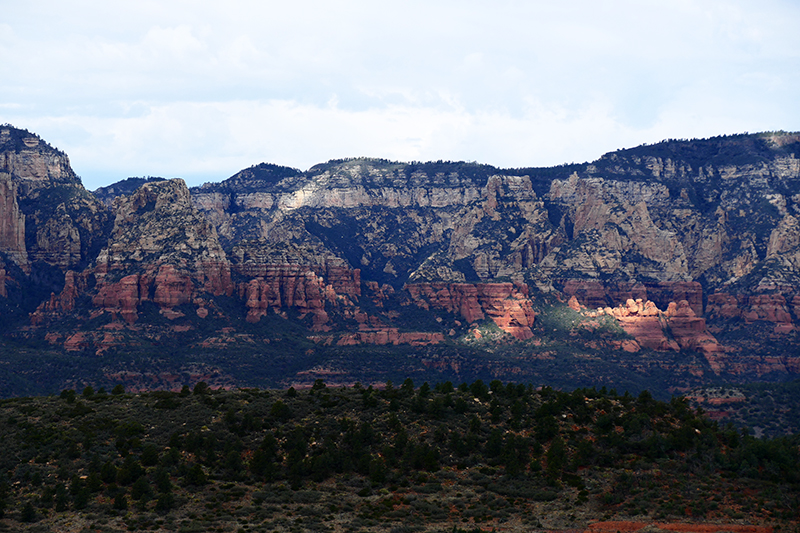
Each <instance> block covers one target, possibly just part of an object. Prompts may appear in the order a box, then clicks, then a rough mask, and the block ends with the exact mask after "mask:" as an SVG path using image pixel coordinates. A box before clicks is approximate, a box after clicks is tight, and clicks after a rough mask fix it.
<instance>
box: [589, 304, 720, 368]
mask: <svg viewBox="0 0 800 533" xmlns="http://www.w3.org/2000/svg"><path fill="white" fill-rule="evenodd" d="M588 314H589V316H598V315H601V314H606V315H610V316H613V317H614V318H616V319H617V321H618V322H619V324H620V326H622V328H623V329H624V330H625V332H626V333H628V334H629V335H631V336H632V337H633V338H634V339H636V343H637V344H638V345H639V346H640V347H642V348H648V349H651V350H657V351H670V350H674V351H679V350H682V349H683V350H694V351H698V352H701V353H703V354H704V355H705V356H706V360H707V361H708V362H709V364H710V365H711V368H712V370H713V371H714V372H716V373H719V372H721V371H722V369H723V356H722V354H723V352H724V348H723V346H722V345H721V344H720V343H719V342H718V341H717V339H716V338H714V336H713V335H712V334H711V333H710V332H709V331H708V328H707V326H706V321H705V319H704V318H701V317H698V316H697V315H696V314H695V312H694V309H692V307H691V305H689V302H687V301H686V300H681V301H680V302H678V303H675V302H670V303H669V305H668V306H667V309H666V310H665V311H662V310H660V309H659V308H658V307H656V304H655V303H653V302H651V301H649V300H648V301H644V300H642V299H641V298H638V299H636V300H633V299H628V300H627V301H626V302H625V304H621V305H619V306H617V307H614V308H611V307H606V308H604V309H599V310H598V311H595V312H589V313H588ZM621 347H622V346H621ZM622 348H623V349H625V350H626V351H636V350H635V349H632V347H631V346H627V347H622Z"/></svg>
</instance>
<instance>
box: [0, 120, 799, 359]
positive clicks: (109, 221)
mask: <svg viewBox="0 0 800 533" xmlns="http://www.w3.org/2000/svg"><path fill="white" fill-rule="evenodd" d="M798 154H800V137H799V136H798V135H794V134H760V135H740V136H732V137H720V138H714V139H707V140H695V141H666V142H664V143H659V144H658V145H652V146H640V147H637V148H633V149H629V150H620V151H617V152H613V153H610V154H606V155H605V156H603V157H601V158H600V159H599V160H597V161H595V162H593V163H591V164H582V165H567V166H563V167H555V168H549V169H542V168H523V169H506V170H502V169H497V168H494V167H490V166H487V165H479V164H475V163H449V162H436V163H399V162H392V161H386V160H380V159H366V158H358V159H346V160H334V161H329V162H328V163H324V164H321V165H317V166H315V167H312V168H311V169H309V170H308V171H300V170H297V169H292V168H287V167H280V166H276V165H270V164H260V165H256V166H253V167H251V168H248V169H245V170H242V171H241V172H239V173H237V174H236V175H234V176H232V177H231V178H229V179H227V180H224V181H221V182H219V183H210V184H206V185H203V186H202V187H196V188H193V189H191V190H190V189H188V188H187V187H186V185H185V184H184V183H183V182H182V181H181V180H163V179H160V178H147V179H145V178H131V179H128V180H125V181H124V182H120V183H118V184H113V185H110V186H108V187H104V188H102V189H98V191H96V193H97V194H96V196H95V195H92V194H91V193H89V192H87V191H85V189H83V187H82V185H81V184H80V180H79V179H78V178H77V176H76V175H75V173H74V172H72V170H71V168H70V167H69V160H68V158H67V157H66V155H65V154H63V153H61V152H59V151H58V150H56V149H54V148H52V147H50V146H49V145H47V144H46V143H45V142H44V141H42V140H41V139H39V138H38V137H36V136H35V135H32V134H30V133H28V132H25V131H23V130H17V129H14V128H11V127H4V128H0V261H2V264H0V307H2V309H0V311H2V312H7V313H10V314H11V315H13V316H14V317H16V318H17V319H19V318H20V317H22V318H26V319H28V320H26V321H25V324H24V326H19V325H15V326H14V328H16V329H15V330H14V331H15V334H18V335H22V336H25V335H28V336H36V335H39V336H42V337H45V340H46V341H47V342H48V343H51V344H52V345H53V346H62V347H64V348H65V349H68V350H75V351H81V350H86V349H90V350H91V349H93V350H95V351H96V352H97V353H111V352H113V351H114V350H115V349H118V347H120V346H125V343H136V342H140V343H146V342H156V341H159V340H160V339H161V340H163V339H192V340H191V341H188V340H186V341H185V344H186V345H187V346H185V347H182V348H181V349H187V350H188V349H189V348H188V346H189V345H191V346H198V347H202V348H209V349H210V348H211V347H215V346H216V347H220V346H227V345H229V344H233V343H240V344H248V345H252V346H253V348H252V350H255V351H257V348H256V347H263V346H264V345H267V344H268V343H269V342H272V340H270V339H272V338H273V337H276V336H280V335H278V333H276V332H275V331H274V330H275V329H277V330H281V329H287V330H289V329H291V330H292V331H293V332H294V333H293V335H294V338H296V339H304V342H305V341H308V342H311V344H310V346H311V347H307V348H306V349H305V351H303V355H304V356H305V355H308V354H307V353H306V352H309V353H311V352H314V350H317V349H319V350H323V348H330V349H331V350H340V351H338V352H335V353H337V354H340V353H344V352H342V351H341V350H344V349H345V348H346V347H348V346H354V345H362V344H377V345H384V346H387V347H391V346H394V345H401V344H404V345H414V346H424V347H426V349H427V348H430V349H431V350H432V351H431V352H430V353H431V354H433V355H431V359H430V361H428V362H427V363H425V364H426V365H427V364H429V365H431V367H437V365H438V366H450V367H460V364H461V363H460V362H458V361H456V362H452V361H451V362H450V363H445V362H443V360H439V359H436V357H438V356H439V352H437V351H436V350H438V349H440V348H442V346H444V347H446V349H447V350H453V351H454V353H461V352H459V350H462V349H463V350H467V349H469V350H473V348H474V347H473V346H472V345H470V346H466V344H465V343H466V341H465V340H464V339H466V338H468V337H470V335H469V334H470V332H473V333H474V334H473V335H472V337H473V338H475V337H476V336H477V335H482V341H481V342H483V343H484V345H486V346H488V343H490V341H491V342H496V345H508V344H509V343H511V344H513V343H516V344H514V345H515V346H517V345H518V346H519V349H518V352H519V354H520V355H519V357H520V358H522V359H537V360H546V359H548V358H553V357H555V356H554V355H553V353H556V352H557V351H558V350H555V349H550V348H548V347H547V343H548V342H554V341H552V337H553V335H554V334H558V330H559V328H562V329H564V330H565V331H566V330H569V331H570V333H568V335H569V336H570V338H571V339H574V340H572V341H571V342H575V343H580V346H581V348H580V350H578V351H580V352H581V354H582V355H583V356H585V357H586V358H591V357H597V358H602V357H605V356H606V354H605V352H604V350H609V349H611V350H621V351H624V352H629V353H635V354H636V355H635V356H630V357H638V356H639V355H642V357H645V356H646V357H651V356H652V354H653V353H655V354H656V355H655V356H652V357H662V356H664V357H665V354H669V353H670V352H676V351H680V352H687V353H689V352H692V353H693V354H695V355H697V356H698V359H697V360H698V361H700V362H701V363H702V361H705V363H702V364H705V367H704V369H701V368H695V367H692V368H691V369H689V370H686V369H683V370H680V371H681V372H689V373H691V374H692V375H702V373H703V372H704V371H708V370H709V368H710V370H711V371H713V372H715V373H725V372H729V373H732V374H737V375H743V374H747V373H748V372H751V373H756V374H759V373H762V374H763V373H765V372H773V373H775V372H783V373H786V374H790V373H793V372H795V371H796V369H800V362H798V361H797V360H796V359H797V358H796V357H794V356H793V355H791V353H790V352H785V351H784V353H781V352H780V351H779V349H778V348H775V349H774V350H772V351H770V352H769V353H768V354H761V352H760V351H759V349H760V348H759V347H761V348H763V347H764V346H765V345H766V346H769V344H765V343H772V342H777V343H781V342H786V343H792V342H793V340H796V336H797V334H798V332H797V330H796V322H797V318H798V316H799V312H800V290H798V289H797V287H800V222H799V218H798V217H800V159H798ZM26 291H29V293H30V294H31V295H33V294H36V295H37V296H36V298H38V301H33V302H32V303H28V304H27V307H24V306H21V305H19V303H20V302H22V301H24V297H25V294H26ZM39 295H42V297H40V296H39ZM567 302H569V304H568V306H567V305H566V303H567ZM14 313H16V314H14ZM559 313H572V314H571V315H569V317H572V318H569V319H568V318H565V316H567V315H563V316H562V315H559ZM554 317H556V318H554ZM573 319H574V320H585V321H586V323H587V324H589V325H590V326H589V325H587V326H586V327H585V328H584V329H581V328H583V326H580V325H575V324H572V322H570V321H571V320H573ZM276 321H277V322H276ZM280 321H283V322H280ZM275 324H281V325H282V326H283V325H285V326H286V327H285V328H283V327H282V326H281V327H277V326H275ZM293 328H297V329H293ZM570 328H572V329H570ZM604 328H605V329H604ZM609 328H610V329H609ZM615 328H616V329H615ZM620 328H621V329H620ZM741 328H745V329H746V330H747V328H750V330H752V331H766V332H767V333H768V336H769V339H766V338H760V337H758V336H755V337H753V336H748V335H745V334H743V333H742V331H741ZM759 328H761V329H759ZM764 328H766V329H764ZM62 329H66V330H65V331H62ZM611 330H613V331H611ZM750 330H747V331H750ZM609 331H611V333H609ZM481 332H483V333H481ZM487 332H490V333H491V335H487ZM500 332H502V333H500ZM712 332H713V333H712ZM495 334H496V335H495ZM492 335H495V336H494V337H493V336H492ZM604 335H605V336H604ZM609 335H610V336H611V337H608V336H609ZM201 337H202V338H201ZM490 337H491V338H490ZM612 337H613V339H612V340H611V341H609V338H612ZM548 339H549V340H548ZM175 342H177V343H181V342H183V341H181V340H178V341H175ZM559 342H560V341H559ZM776 346H777V345H776ZM540 348H541V349H540ZM551 348H552V347H551ZM298 349H299V348H298ZM442 349H443V350H444V348H442ZM475 349H477V348H475ZM584 352H585V353H584ZM314 353H315V352H314ZM326 353H327V352H326ZM487 353H489V352H487ZM787 353H788V355H787ZM592 354H593V355H592ZM623 355H624V354H623ZM308 357H311V355H308ZM337 357H338V355H337ZM681 357H683V355H681ZM688 357H689V356H687V358H688ZM691 357H694V355H692V356H691ZM453 361H454V360H453ZM451 363H452V364H451ZM701 363H697V364H698V365H700V364H701ZM675 364H677V363H674V362H666V363H663V364H662V366H661V367H660V368H661V369H662V370H665V369H667V367H668V365H675ZM693 364H694V363H693ZM664 365H667V366H664ZM487 368H489V366H487ZM669 368H672V367H669ZM675 368H677V367H675ZM687 368H688V367H687Z"/></svg>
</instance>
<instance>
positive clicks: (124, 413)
mask: <svg viewBox="0 0 800 533" xmlns="http://www.w3.org/2000/svg"><path fill="white" fill-rule="evenodd" d="M0 431H1V432H2V435H3V440H2V442H3V452H4V453H3V454H2V455H0V513H2V520H0V530H6V531H16V530H20V529H29V530H32V531H36V530H41V531H49V530H52V529H53V528H54V527H56V526H58V525H59V524H62V525H63V524H64V523H65V522H69V523H71V524H73V526H74V524H76V523H77V524H82V526H81V527H83V528H85V529H83V530H82V531H87V532H88V531H146V530H162V531H183V532H190V531H198V532H199V531H306V530H312V531H334V530H336V529H338V530H345V531H368V530H369V531H377V530H381V531H382V530H386V531H395V532H396V533H397V532H400V531H427V530H435V531H439V530H442V531H444V530H447V531H454V530H455V531H460V530H464V531H472V530H474V529H476V528H481V529H484V530H487V529H505V530H515V531H516V530H531V529H565V528H571V529H574V528H580V527H585V526H586V525H587V524H588V523H589V522H591V521H596V520H640V521H641V520H662V521H712V522H730V523H752V524H768V525H772V526H773V527H775V528H786V529H789V530H794V528H795V527H796V525H797V521H798V518H800V514H799V513H800V447H799V446H798V445H800V436H797V435H795V436H789V437H779V438H773V439H756V438H754V437H753V436H750V435H748V434H747V432H746V431H742V430H740V429H736V428H734V427H733V426H724V427H723V426H720V425H719V424H717V423H716V422H713V421H710V420H709V419H708V418H706V417H705V416H704V415H703V414H702V412H699V411H697V410H694V409H692V408H691V407H690V406H689V403H688V402H687V401H686V400H685V399H683V398H678V397H676V398H673V399H672V400H670V401H668V402H662V401H657V400H655V399H654V398H653V397H652V396H651V395H650V393H649V392H647V391H644V392H642V393H640V394H638V395H635V396H634V395H630V394H628V393H625V394H622V395H620V394H618V393H617V392H616V391H614V390H611V391H608V390H606V389H605V388H603V389H601V390H596V389H578V390H575V391H573V392H562V391H557V390H553V389H551V388H547V387H545V388H541V389H539V390H536V389H534V388H533V387H532V386H530V385H524V384H513V383H508V384H503V383H501V382H500V381H493V382H491V383H489V384H485V383H484V382H482V381H475V382H473V383H471V384H466V383H464V384H461V385H459V386H457V387H456V386H454V385H453V384H451V383H450V382H446V383H442V384H437V385H435V386H429V384H427V383H423V384H422V385H421V386H418V387H417V386H415V384H414V383H413V382H412V381H411V380H410V379H408V380H406V381H405V382H403V383H402V384H399V385H393V384H392V383H387V384H386V386H385V388H381V389H373V388H372V387H363V386H360V385H356V386H354V387H349V388H334V387H328V386H326V385H325V383H324V382H323V381H322V380H317V381H316V382H315V384H314V386H313V387H312V388H310V389H306V390H300V391H296V390H294V389H293V388H290V389H288V390H280V391H276V390H255V389H246V390H232V391H226V390H211V389H210V388H209V387H208V386H207V385H206V384H205V383H200V384H198V385H197V386H196V387H194V389H193V390H190V389H189V388H188V387H184V389H183V390H182V391H181V392H179V393H177V392H163V391H161V392H159V391H155V392H149V393H143V394H136V395H133V394H129V393H126V392H125V391H124V389H123V388H122V386H117V387H115V388H114V389H112V390H111V391H110V392H107V391H105V390H103V389H100V390H97V391H95V390H93V389H92V388H91V387H87V388H86V389H84V390H83V391H74V390H66V391H64V392H62V393H61V394H60V395H58V396H50V397H30V398H15V399H8V400H2V401H0Z"/></svg>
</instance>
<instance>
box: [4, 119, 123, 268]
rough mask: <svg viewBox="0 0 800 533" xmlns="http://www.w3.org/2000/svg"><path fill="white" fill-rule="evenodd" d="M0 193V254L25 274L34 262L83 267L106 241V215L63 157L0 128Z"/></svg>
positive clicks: (43, 144)
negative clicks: (0, 226) (0, 197)
mask: <svg viewBox="0 0 800 533" xmlns="http://www.w3.org/2000/svg"><path fill="white" fill-rule="evenodd" d="M0 188H2V191H0V192H2V196H3V201H2V204H0V218H1V219H2V223H0V224H1V225H2V230H0V233H2V235H0V239H2V244H0V251H2V252H3V253H5V254H6V256H7V257H8V258H9V259H10V260H11V261H12V262H13V263H15V264H16V265H17V266H19V267H20V268H21V269H22V270H23V271H25V272H26V273H28V274H30V273H31V263H34V262H36V261H41V262H43V263H44V264H46V265H50V266H54V267H57V268H60V269H62V270H63V269H66V268H73V267H77V266H81V265H84V264H86V262H87V261H88V260H90V258H92V257H93V255H94V254H96V253H97V251H98V249H99V247H100V246H101V245H102V243H103V241H104V239H105V238H106V237H107V236H108V230H109V225H110V216H109V212H108V211H107V209H106V208H105V207H104V206H103V205H102V203H100V202H99V201H98V200H97V199H96V198H95V197H94V196H92V194H91V193H89V192H88V191H87V190H86V189H84V188H83V185H82V184H81V181H80V178H78V177H77V176H76V175H75V173H74V172H73V171H72V168H71V167H70V164H69V158H68V157H67V155H66V154H64V153H63V152H60V151H58V150H56V149H54V148H53V147H51V146H50V145H48V144H47V143H46V142H44V141H42V140H41V139H40V138H39V137H37V136H36V135H33V134H31V133H29V132H27V131H25V130H19V129H16V128H12V127H9V126H5V127H0ZM20 237H22V238H20Z"/></svg>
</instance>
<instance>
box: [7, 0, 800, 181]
mask: <svg viewBox="0 0 800 533" xmlns="http://www.w3.org/2000/svg"><path fill="white" fill-rule="evenodd" d="M3 4H4V5H3V8H2V17H0V122H8V123H11V124H13V125H14V126H17V127H20V128H26V129H28V130H30V131H33V132H35V133H37V134H39V135H40V136H41V137H42V138H44V139H45V140H46V141H48V142H49V143H50V144H52V145H54V146H56V147H58V148H60V149H62V150H64V151H66V152H67V154H68V155H69V156H70V159H71V162H72V166H73V168H74V169H75V171H76V172H77V173H78V174H79V175H80V176H81V177H82V178H83V181H84V184H85V185H86V187H87V188H89V189H95V188H97V187H99V186H102V185H107V184H110V183H112V182H114V181H118V180H120V179H124V178H126V177H129V176H147V175H149V176H164V177H183V178H185V179H186V180H187V182H188V183H189V184H190V185H198V184H200V183H203V182H205V181H220V180H222V179H225V178H227V177H229V176H231V175H232V174H234V173H236V172H237V171H238V170H240V169H242V168H245V167H248V166H251V165H253V164H256V163H260V162H262V161H266V162H270V163H276V164H282V165H287V166H292V167H296V168H300V169H303V170H305V169H307V168H309V167H310V166H312V165H314V164H316V163H320V162H324V161H327V160H329V159H333V158H343V157H354V156H371V157H383V158H388V159H394V160H401V161H410V160H418V161H427V160H437V159H445V160H469V161H478V162H481V163H488V164H491V165H495V166H499V167H520V166H550V165H557V164H561V163H569V162H583V161H591V160H594V159H597V158H598V157H600V156H601V155H602V154H603V153H605V152H608V151H612V150H615V149H618V148H624V147H631V146H637V145H640V144H642V143H652V142H657V141H660V140H662V139H665V138H692V137H709V136H714V135H720V134H728V133H741V132H744V131H750V132H756V131H766V130H778V129H783V130H790V131H796V130H800V90H798V89H799V88H800V83H799V82H800V30H799V28H800V2H797V1H796V0H785V1H780V0H753V1H750V0H724V1H723V0H720V1H717V0H702V1H701V0H663V1H648V0H631V1H625V0H608V1H604V0H578V1H565V2H553V1H552V0H546V1H540V0H528V1H502V0H494V1H493V2H491V3H490V2H488V1H484V2H478V1H470V0H458V1H449V0H448V1H438V2H437V1H435V0H426V1H423V2H415V1H407V0H404V1H397V0H395V1H392V2H384V1H380V0H367V1H333V0H325V1H319V2H317V1H297V0H296V1H294V2H293V3H290V2H271V1H252V2H244V1H242V2H237V1H235V0H234V1H231V0H228V1H226V2H221V1H219V0H217V1H214V2H206V1H198V0H191V1H168V0H157V1H147V0H139V1H138V2H118V1H113V0H102V1H96V0H83V1H80V0H75V1H64V0H57V1H37V0H26V1H19V0H17V1H13V2H4V3H3Z"/></svg>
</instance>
